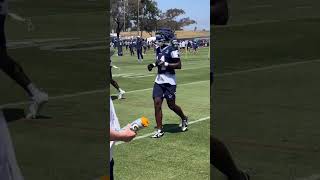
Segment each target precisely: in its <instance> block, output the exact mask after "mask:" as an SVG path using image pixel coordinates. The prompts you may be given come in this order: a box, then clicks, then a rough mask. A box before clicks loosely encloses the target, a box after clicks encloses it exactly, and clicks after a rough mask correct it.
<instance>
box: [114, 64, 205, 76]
mask: <svg viewBox="0 0 320 180" xmlns="http://www.w3.org/2000/svg"><path fill="white" fill-rule="evenodd" d="M209 66H210V65H207V66H198V67H192V68H185V69H181V70H179V71H187V70H194V69H202V68H208V67H209ZM112 76H113V77H123V78H136V77H149V76H156V74H155V73H140V74H139V73H121V74H112Z"/></svg>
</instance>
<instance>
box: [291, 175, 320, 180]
mask: <svg viewBox="0 0 320 180" xmlns="http://www.w3.org/2000/svg"><path fill="white" fill-rule="evenodd" d="M296 180H320V174H313V175H311V176H308V177H303V178H297V179H296Z"/></svg>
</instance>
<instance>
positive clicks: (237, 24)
mask: <svg viewBox="0 0 320 180" xmlns="http://www.w3.org/2000/svg"><path fill="white" fill-rule="evenodd" d="M314 17H316V16H310V17H301V18H290V19H270V20H257V21H252V22H248V23H235V24H229V25H225V26H216V28H220V29H224V28H230V27H243V26H250V25H259V24H268V23H280V22H290V21H296V20H300V19H303V18H314Z"/></svg>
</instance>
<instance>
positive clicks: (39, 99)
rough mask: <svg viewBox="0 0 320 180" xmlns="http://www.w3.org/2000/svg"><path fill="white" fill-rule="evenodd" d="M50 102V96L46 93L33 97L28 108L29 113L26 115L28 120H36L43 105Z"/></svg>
mask: <svg viewBox="0 0 320 180" xmlns="http://www.w3.org/2000/svg"><path fill="white" fill-rule="evenodd" d="M48 100H49V96H48V94H47V93H44V92H39V93H38V94H37V95H35V96H33V97H32V98H31V101H30V104H29V107H28V110H29V112H28V113H27V115H26V119H35V118H36V117H37V114H38V113H39V112H40V110H41V108H42V107H43V105H44V104H45V103H47V102H48Z"/></svg>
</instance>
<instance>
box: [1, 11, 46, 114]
mask: <svg viewBox="0 0 320 180" xmlns="http://www.w3.org/2000/svg"><path fill="white" fill-rule="evenodd" d="M4 23H5V16H3V15H0V69H1V70H2V71H3V72H5V73H6V74H7V75H8V76H9V77H10V78H11V79H13V80H14V81H15V82H16V83H17V84H19V85H20V86H21V87H22V88H23V89H24V90H25V91H26V92H27V94H28V95H29V97H30V98H31V103H30V105H29V112H28V114H27V118H35V117H36V114H37V113H38V112H39V110H40V108H41V106H42V105H43V104H44V103H46V102H47V101H48V95H47V94H46V93H44V92H42V91H40V90H39V89H38V88H37V87H36V86H35V85H34V84H33V83H32V82H31V81H30V79H29V77H28V76H27V75H26V74H25V73H24V71H23V69H22V67H21V66H20V65H19V64H18V63H16V62H15V61H14V60H13V59H12V58H10V57H9V56H8V54H7V49H6V39H5V33H4Z"/></svg>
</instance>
